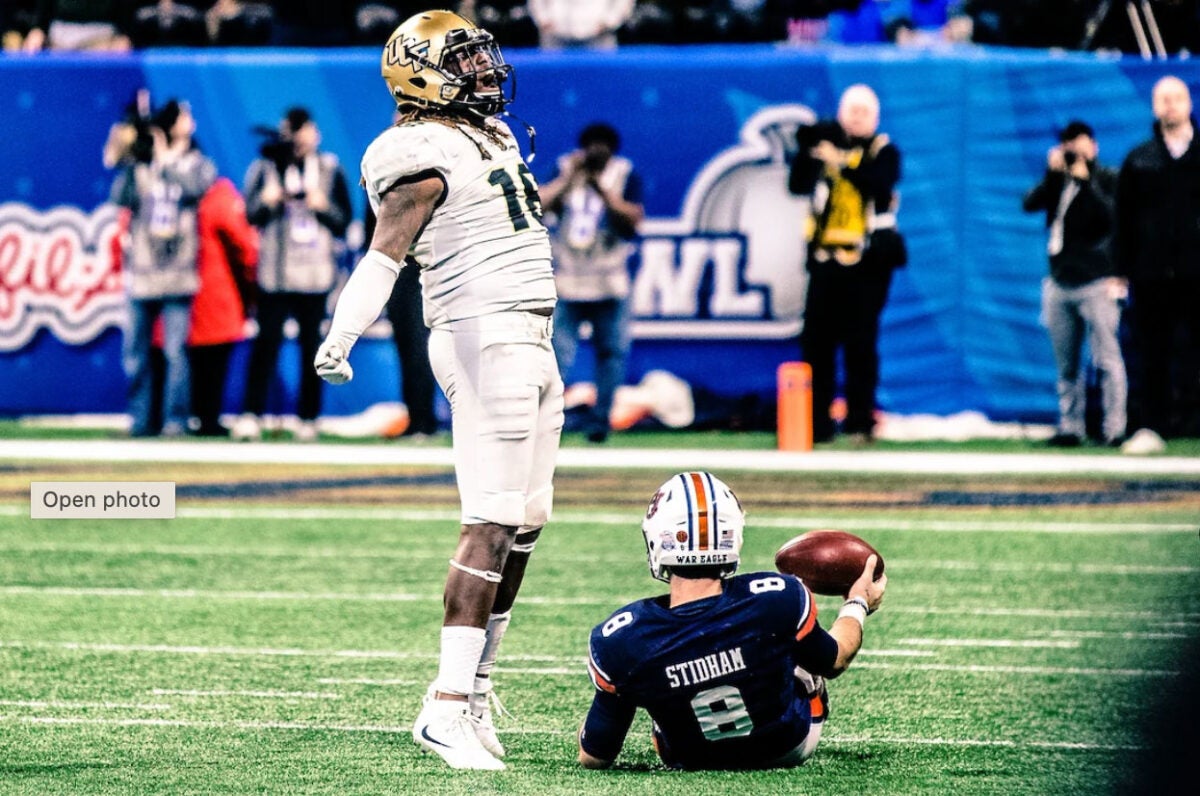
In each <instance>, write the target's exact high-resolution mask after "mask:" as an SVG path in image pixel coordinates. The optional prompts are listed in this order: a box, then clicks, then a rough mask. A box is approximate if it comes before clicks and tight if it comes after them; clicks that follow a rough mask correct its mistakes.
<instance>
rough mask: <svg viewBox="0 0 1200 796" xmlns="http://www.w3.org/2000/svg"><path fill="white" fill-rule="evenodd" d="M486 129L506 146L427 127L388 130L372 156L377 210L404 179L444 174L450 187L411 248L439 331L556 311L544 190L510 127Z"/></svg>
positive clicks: (370, 175)
mask: <svg viewBox="0 0 1200 796" xmlns="http://www.w3.org/2000/svg"><path fill="white" fill-rule="evenodd" d="M487 123H488V124H489V125H492V126H493V127H495V128H496V129H498V130H500V131H501V132H502V133H503V136H504V141H505V145H504V146H500V145H498V144H496V143H495V142H493V141H492V140H491V139H489V138H488V137H487V136H485V135H484V134H483V133H481V132H478V131H476V130H474V129H471V128H470V127H469V126H467V125H462V126H459V127H450V126H448V125H445V124H440V123H438V122H430V121H418V122H410V123H408V124H403V125H400V126H394V127H391V128H389V129H388V130H386V131H384V132H383V133H381V134H380V135H379V137H378V138H376V139H375V140H374V141H373V142H372V143H371V145H370V146H369V147H367V151H366V154H364V155H363V159H362V174H363V179H364V181H365V183H366V188H367V197H368V199H369V200H370V202H371V209H373V210H374V211H375V212H376V213H378V212H379V197H380V195H381V194H382V193H385V192H386V191H387V190H388V189H389V188H391V187H393V186H394V185H395V184H396V183H397V182H399V181H401V180H404V179H405V178H410V179H411V178H423V177H430V176H436V177H439V178H440V179H441V180H442V182H443V183H444V184H445V186H446V192H445V195H444V196H443V198H442V201H441V203H440V204H439V205H438V206H437V209H435V210H434V211H433V216H432V218H430V220H429V223H428V224H427V225H426V226H425V229H424V230H422V231H421V233H420V235H419V236H418V237H417V239H416V240H415V241H414V242H413V245H412V248H411V249H410V251H409V255H410V256H411V257H413V258H414V259H415V260H416V261H417V263H418V264H419V265H420V266H421V285H422V295H423V297H424V314H425V323H426V325H427V326H429V327H431V328H432V327H434V326H437V325H438V324H441V323H446V322H448V321H457V320H462V319H464V318H474V317H477V316H480V315H487V314H490V313H494V312H503V311H506V310H528V309H537V308H546V307H553V306H554V302H555V290H554V274H553V271H552V269H551V265H550V241H549V237H548V236H547V234H546V228H545V227H544V226H542V222H541V221H540V216H541V206H540V204H539V200H538V195H537V183H536V182H535V181H534V178H533V174H532V173H530V171H529V168H528V167H527V166H526V165H525V162H524V161H523V160H522V159H521V153H520V149H519V147H518V146H517V142H516V139H515V138H513V136H512V134H511V133H510V132H509V131H508V128H507V127H505V126H504V125H503V124H502V123H500V122H498V121H495V120H491V119H489V120H488V122H487ZM481 150H482V152H486V153H488V154H489V155H490V156H491V158H490V159H487V158H484V157H483V154H482V152H481Z"/></svg>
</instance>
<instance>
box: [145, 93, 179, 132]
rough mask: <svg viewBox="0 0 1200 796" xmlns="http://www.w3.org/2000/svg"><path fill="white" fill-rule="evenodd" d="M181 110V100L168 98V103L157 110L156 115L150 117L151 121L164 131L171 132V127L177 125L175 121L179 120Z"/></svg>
mask: <svg viewBox="0 0 1200 796" xmlns="http://www.w3.org/2000/svg"><path fill="white" fill-rule="evenodd" d="M180 110H181V106H180V104H179V100H177V99H170V100H167V101H166V103H165V104H164V105H163V106H162V107H161V108H159V109H158V110H156V111H155V112H154V115H153V116H151V117H150V123H151V124H153V125H154V126H155V127H157V128H158V129H160V130H162V131H163V132H164V133H169V132H171V128H172V127H174V126H175V122H177V121H179V113H180Z"/></svg>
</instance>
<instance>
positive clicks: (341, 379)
mask: <svg viewBox="0 0 1200 796" xmlns="http://www.w3.org/2000/svg"><path fill="white" fill-rule="evenodd" d="M348 356H349V352H348V351H346V348H345V346H343V345H342V344H341V343H338V342H336V341H332V340H326V341H325V342H323V343H321V347H320V348H318V349H317V358H316V360H315V361H314V362H313V366H314V367H315V368H316V369H317V375H318V376H320V377H321V378H322V379H324V380H325V381H327V382H329V383H330V384H345V383H346V382H348V381H350V380H351V379H352V378H354V368H352V367H350V362H349V360H348V359H347V357H348Z"/></svg>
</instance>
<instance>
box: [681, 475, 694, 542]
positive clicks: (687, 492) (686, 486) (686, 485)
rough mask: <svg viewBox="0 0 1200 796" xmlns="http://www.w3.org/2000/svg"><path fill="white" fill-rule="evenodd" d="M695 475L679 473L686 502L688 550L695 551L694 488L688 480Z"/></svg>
mask: <svg viewBox="0 0 1200 796" xmlns="http://www.w3.org/2000/svg"><path fill="white" fill-rule="evenodd" d="M695 474H696V473H679V480H680V481H682V483H683V496H684V498H686V501H688V550H695V549H696V528H695V526H694V522H695V519H696V498H695V497H692V492H694V491H695V487H694V486H692V484H691V481H690V480H688V477H689V475H695Z"/></svg>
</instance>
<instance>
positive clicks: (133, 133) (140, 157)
mask: <svg viewBox="0 0 1200 796" xmlns="http://www.w3.org/2000/svg"><path fill="white" fill-rule="evenodd" d="M118 124H119V125H121V126H123V127H125V128H126V129H127V130H128V131H129V132H128V133H127V135H128V136H129V137H130V138H132V141H131V142H130V143H129V147H128V149H127V150H125V152H126V154H127V156H128V157H131V158H133V159H134V160H135V161H136V162H138V163H149V162H150V161H151V160H153V159H154V136H153V135H152V134H151V133H150V127H151V124H152V122H151V111H150V92H149V91H147V90H146V89H144V88H143V89H138V92H137V94H136V95H135V96H134V98H133V100H132V101H131V102H130V103H129V104H128V105H126V106H125V113H124V115H123V116H122V117H121V121H120V122H119V123H118ZM126 140H127V141H128V140H129V139H128V138H127V139H126Z"/></svg>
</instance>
